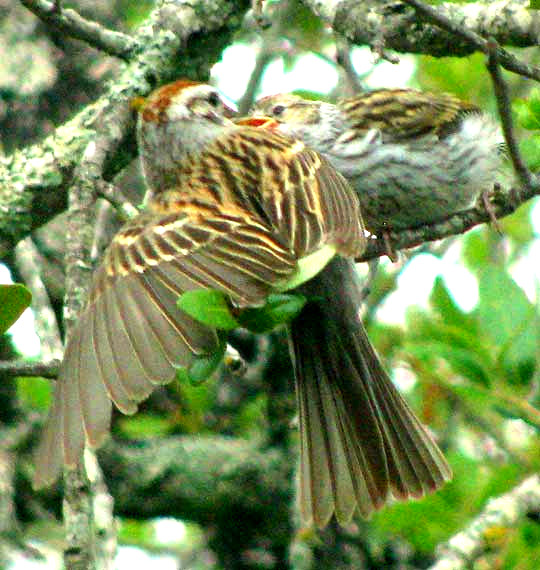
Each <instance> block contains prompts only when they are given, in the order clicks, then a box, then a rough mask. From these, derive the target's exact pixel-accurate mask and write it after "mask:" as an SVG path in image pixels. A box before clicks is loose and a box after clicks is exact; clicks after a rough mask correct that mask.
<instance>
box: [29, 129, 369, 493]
mask: <svg viewBox="0 0 540 570" xmlns="http://www.w3.org/2000/svg"><path fill="white" fill-rule="evenodd" d="M262 149H265V150H267V149H270V150H272V151H273V152H272V153H270V154H268V153H267V152H262ZM182 174H183V177H182V180H183V182H182V183H181V184H180V185H179V186H178V187H177V188H173V189H171V190H169V191H166V192H162V193H160V194H158V195H157V196H156V197H155V199H154V201H153V202H152V203H151V204H150V206H149V208H150V211H149V212H148V213H145V214H141V215H140V216H138V217H137V218H136V219H134V220H133V221H131V222H129V223H128V224H127V225H126V226H125V227H124V228H123V229H122V230H121V231H120V232H119V233H118V234H117V235H116V236H115V238H114V239H113V242H112V243H111V245H110V247H109V249H108V251H107V253H106V255H105V258H104V260H103V263H102V264H101V266H100V268H99V269H98V270H97V272H96V274H95V276H94V279H93V283H92V287H91V291H90V295H89V300H88V303H87V305H86V308H85V309H84V311H83V313H82V314H81V316H80V319H79V322H78V324H77V327H76V329H75V331H74V333H73V335H72V337H71V338H70V339H69V342H68V345H67V347H66V352H65V355H64V362H63V365H62V369H61V373H60V376H59V378H58V381H57V383H56V385H55V390H54V402H53V406H52V409H51V411H50V414H49V418H48V420H47V423H46V426H45V429H44V434H43V437H42V441H41V443H40V445H39V447H38V450H37V457H36V475H35V485H36V486H37V487H39V486H43V485H46V484H48V483H49V482H51V481H53V480H54V479H55V478H56V477H57V476H58V474H59V471H60V470H61V468H62V465H63V464H66V465H70V466H74V465H76V464H77V463H78V462H79V460H80V457H81V455H82V452H83V449H84V444H85V441H88V442H89V443H90V444H91V445H93V446H97V445H99V444H100V443H101V442H102V440H103V439H104V437H105V436H106V435H107V433H108V431H109V427H110V418H111V410H112V403H114V404H115V405H116V406H117V407H118V408H119V409H120V410H121V411H122V412H124V413H126V414H131V413H134V412H135V411H136V410H137V404H138V403H139V402H141V401H142V400H144V399H145V398H146V397H148V395H149V394H150V393H151V392H152V390H153V389H154V388H155V387H156V386H157V385H160V384H163V383H167V382H169V381H170V380H172V379H173V377H174V369H175V367H177V366H189V365H190V363H191V362H192V361H193V360H194V359H195V358H196V357H197V356H200V355H204V354H208V353H211V352H213V351H214V350H215V349H216V348H217V345H218V338H217V335H216V332H215V331H214V330H212V329H211V328H209V327H207V326H205V325H203V324H201V323H200V322H197V321H195V320H194V319H192V318H191V317H190V316H189V315H187V314H186V313H184V312H183V311H181V310H180V309H178V308H177V306H176V301H177V299H178V297H179V296H180V295H181V294H182V293H184V292H186V291H189V290H191V289H198V288H211V289H218V290H220V291H223V292H225V293H227V294H228V295H230V297H231V299H232V300H233V302H234V303H236V304H237V305H239V306H253V305H259V304H262V303H263V302H264V300H265V298H266V297H267V295H268V293H269V292H271V291H272V289H273V287H274V286H275V285H276V284H278V283H279V284H282V283H284V282H286V281H287V278H288V277H289V276H292V275H293V274H294V272H295V271H296V269H297V262H298V260H299V259H300V258H302V257H303V256H304V255H306V254H309V253H311V252H313V251H316V250H317V248H319V247H322V246H323V245H325V244H327V243H332V244H335V245H336V250H338V251H340V250H343V251H345V252H349V251H356V250H361V249H362V248H363V246H364V241H363V240H364V236H363V230H362V224H361V220H360V217H359V214H358V216H356V214H357V212H358V204H357V201H356V197H355V196H354V194H353V193H352V191H351V190H349V187H348V185H347V183H346V182H345V181H344V180H343V179H342V178H341V177H340V176H339V175H338V174H337V173H335V172H334V171H333V170H332V169H331V167H329V166H328V165H327V163H325V162H324V161H322V160H321V159H320V158H319V157H318V155H317V154H316V153H314V152H311V151H306V150H304V149H303V145H302V143H296V141H291V140H290V139H285V138H284V137H279V136H275V135H272V134H271V133H266V132H263V131H262V130H260V131H259V130H257V129H246V130H245V132H244V129H241V130H240V133H239V134H237V133H233V135H232V136H227V137H224V138H223V139H219V140H218V141H216V144H214V145H211V146H210V149H209V151H208V152H205V153H203V154H201V155H200V156H198V157H191V159H190V161H189V163H188V164H187V165H186V167H185V169H184V170H183V172H182ZM345 196H348V199H347V200H345V198H344V197H345Z"/></svg>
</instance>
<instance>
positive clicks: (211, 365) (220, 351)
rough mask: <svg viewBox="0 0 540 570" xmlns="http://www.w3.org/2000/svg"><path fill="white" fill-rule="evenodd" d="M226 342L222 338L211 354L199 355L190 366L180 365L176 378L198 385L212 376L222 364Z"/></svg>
mask: <svg viewBox="0 0 540 570" xmlns="http://www.w3.org/2000/svg"><path fill="white" fill-rule="evenodd" d="M225 347H226V343H225V341H224V340H223V339H222V340H221V342H220V344H219V346H218V348H217V349H216V350H215V351H214V352H211V353H210V354H205V355H202V356H199V357H197V358H196V359H195V360H194V361H193V362H192V363H191V365H190V366H187V367H186V366H179V367H178V368H177V369H176V378H177V379H178V380H179V381H180V382H186V381H187V382H189V383H190V384H194V385H198V384H201V383H202V382H204V381H205V380H207V379H208V378H210V376H212V374H213V373H214V372H215V371H216V369H217V367H218V366H219V365H220V363H221V361H222V360H223V356H224V354H225Z"/></svg>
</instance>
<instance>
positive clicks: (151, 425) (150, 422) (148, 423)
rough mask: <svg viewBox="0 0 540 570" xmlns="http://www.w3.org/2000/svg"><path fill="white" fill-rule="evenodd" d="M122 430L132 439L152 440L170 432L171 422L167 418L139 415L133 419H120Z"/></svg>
mask: <svg viewBox="0 0 540 570" xmlns="http://www.w3.org/2000/svg"><path fill="white" fill-rule="evenodd" d="M118 421H119V423H120V428H121V429H122V431H123V432H124V433H125V434H126V435H128V436H129V437H132V438H137V439H151V438H153V437H157V436H163V435H166V434H167V433H169V432H170V430H171V422H170V421H169V420H168V419H167V418H162V417H160V416H156V415H152V414H140V413H139V414H137V415H136V416H133V417H121V418H119V420H118Z"/></svg>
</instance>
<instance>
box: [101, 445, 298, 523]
mask: <svg viewBox="0 0 540 570" xmlns="http://www.w3.org/2000/svg"><path fill="white" fill-rule="evenodd" d="M98 456H99V460H100V464H101V466H102V468H103V471H104V473H105V478H106V481H107V484H108V487H109V489H110V491H111V493H112V494H113V496H114V498H115V502H116V512H117V513H118V514H120V515H123V516H126V517H133V518H137V519H138V518H154V517H160V516H173V517H177V518H181V519H185V520H192V521H195V522H198V523H199V524H202V525H207V524H209V523H210V524H213V523H215V522H216V520H217V519H220V518H222V517H231V516H234V514H233V513H240V512H244V513H251V515H252V516H256V514H257V513H260V514H261V515H262V514H263V513H265V514H264V516H265V517H266V518H267V519H272V516H269V515H268V513H269V512H274V513H275V512H278V511H283V510H285V511H288V509H289V505H290V493H291V489H290V463H289V461H290V459H289V458H286V457H284V456H283V454H281V453H280V452H279V451H278V450H276V449H271V450H268V449H267V450H262V451H261V450H260V449H257V447H256V446H255V445H254V444H253V443H252V442H248V441H244V440H240V439H234V438H227V437H218V436H214V437H197V438H194V437H190V436H187V437H169V438H167V439H166V440H163V439H160V440H159V441H156V442H155V443H144V444H142V445H139V446H137V447H135V446H126V445H119V444H114V443H109V444H108V445H106V446H105V447H104V448H103V449H102V450H100V451H99V453H98ZM267 509H269V510H267ZM282 516H283V512H281V516H279V517H276V523H275V524H278V522H277V521H278V520H280V519H281V517H282ZM265 524H270V525H272V522H271V520H267V521H266V523H265ZM261 532H264V531H261Z"/></svg>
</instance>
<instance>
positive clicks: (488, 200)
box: [480, 184, 503, 235]
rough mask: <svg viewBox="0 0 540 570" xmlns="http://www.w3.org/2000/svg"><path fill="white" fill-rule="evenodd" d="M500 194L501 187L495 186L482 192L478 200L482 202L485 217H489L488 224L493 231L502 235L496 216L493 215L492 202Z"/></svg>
mask: <svg viewBox="0 0 540 570" xmlns="http://www.w3.org/2000/svg"><path fill="white" fill-rule="evenodd" d="M500 193H501V187H500V185H499V184H495V185H494V186H493V188H492V189H491V190H484V191H483V192H482V194H480V200H481V201H482V205H483V206H484V210H485V211H486V213H487V215H488V216H489V219H490V223H491V225H492V227H493V228H494V229H495V231H496V232H497V233H499V234H501V235H502V234H503V231H502V227H501V224H500V223H499V220H498V219H497V215H496V214H495V208H494V207H493V202H494V200H496V199H497V197H498V196H499V195H500Z"/></svg>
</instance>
